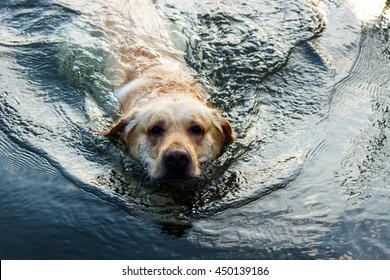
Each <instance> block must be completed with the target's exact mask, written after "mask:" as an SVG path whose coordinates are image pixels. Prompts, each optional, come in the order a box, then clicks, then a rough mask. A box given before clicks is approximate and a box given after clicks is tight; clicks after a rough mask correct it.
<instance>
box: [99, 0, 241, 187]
mask: <svg viewBox="0 0 390 280" xmlns="http://www.w3.org/2000/svg"><path fill="white" fill-rule="evenodd" d="M130 2H134V3H133V4H134V5H138V6H137V9H143V11H142V12H140V11H139V10H138V11H137V14H136V15H134V16H133V15H132V13H129V15H128V17H130V21H131V28H130V25H129V30H128V32H132V33H131V34H130V35H129V36H130V38H131V42H132V43H131V44H128V47H127V48H125V50H124V49H123V48H122V49H121V51H120V52H121V55H122V57H123V58H122V60H124V61H126V65H128V69H127V70H126V77H127V80H126V83H125V85H124V86H123V87H122V88H120V89H119V90H118V91H117V97H118V99H119V103H120V106H121V110H122V112H123V117H122V118H120V119H119V121H118V122H117V123H115V124H114V125H113V126H112V127H111V128H110V129H109V130H105V131H103V132H102V133H103V135H106V136H114V135H120V136H121V137H122V138H123V139H124V141H125V143H126V147H127V149H128V152H129V154H130V156H131V157H132V158H134V159H135V160H138V161H140V162H141V163H142V164H143V165H144V166H145V168H146V170H147V171H148V174H149V176H150V178H151V179H152V180H178V179H189V178H194V177H199V176H201V174H202V165H204V164H205V163H208V162H210V161H212V160H213V159H215V158H216V157H217V156H218V155H219V154H220V152H221V149H222V147H223V145H224V143H226V142H228V141H235V139H236V138H235V136H234V135H233V129H232V126H231V124H230V123H229V121H228V120H227V119H225V118H224V117H222V116H221V114H220V113H219V112H218V111H217V110H216V109H214V108H212V107H211V105H210V104H208V103H207V101H206V97H207V95H206V92H205V90H204V89H203V88H202V87H201V86H200V85H199V84H198V83H197V81H196V80H195V79H194V77H193V76H192V75H191V73H190V70H189V69H188V68H187V66H186V65H185V63H183V62H184V60H183V59H177V55H173V52H172V51H170V50H171V45H170V43H169V40H168V39H167V38H168V36H166V34H167V33H166V32H165V31H164V30H161V28H163V25H162V24H160V21H161V18H156V17H160V15H159V14H158V13H157V11H156V10H155V8H154V6H153V5H152V4H151V3H146V2H145V1H139V0H136V1H130ZM141 2H142V3H141ZM140 6H143V7H140ZM139 13H140V14H142V16H143V18H140V16H139ZM145 17H150V18H149V19H147V18H145ZM145 20H146V21H148V22H149V21H153V24H147V25H146V24H144V21H145ZM109 24H110V23H108V25H109ZM113 28H115V27H114V26H113ZM148 28H149V29H148ZM145 29H146V30H145ZM159 29H160V30H159Z"/></svg>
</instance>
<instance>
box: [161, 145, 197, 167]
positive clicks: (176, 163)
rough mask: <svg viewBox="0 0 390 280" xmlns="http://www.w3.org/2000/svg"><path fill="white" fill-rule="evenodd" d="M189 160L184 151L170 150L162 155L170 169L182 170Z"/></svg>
mask: <svg viewBox="0 0 390 280" xmlns="http://www.w3.org/2000/svg"><path fill="white" fill-rule="evenodd" d="M190 161H191V158H190V155H189V153H188V152H187V151H186V150H184V149H170V150H168V151H166V153H165V155H164V162H165V164H166V165H167V166H169V167H171V168H183V167H186V166H188V164H189V163H190Z"/></svg>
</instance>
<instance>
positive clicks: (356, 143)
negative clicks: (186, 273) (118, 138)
mask: <svg viewBox="0 0 390 280" xmlns="http://www.w3.org/2000/svg"><path fill="white" fill-rule="evenodd" d="M100 2H101V1H83V0H80V1H75V0H69V1H65V0H50V1H47V0H45V1H43V0H41V1H40V0H38V1H27V0H24V1H23V0H19V1H17V0H2V1H1V3H0V63H1V64H0V258H1V259H192V258H196V259H215V258H220V259H233V258H234V259H247V258H254V259H389V258H390V235H389V232H390V217H389V213H390V203H389V201H390V200H389V199H390V161H389V156H390V142H389V141H390V140H389V139H390V133H389V126H390V125H389V122H390V111H389V106H390V105H389V104H390V75H389V73H390V42H389V38H390V37H389V36H390V33H389V32H390V28H389V19H390V16H389V11H388V10H387V8H388V6H386V5H385V1H379V0H378V1H373V2H372V4H371V6H370V5H368V7H367V4H365V1H360V0H355V1H352V0H351V1H346V0H337V1H326V0H323V1H304V0H297V1H282V0H276V1H270V0H257V1H255V0H249V1H232V0H229V1H223V2H221V1H178V0H161V1H157V3H156V6H157V8H158V10H159V11H160V12H161V13H162V14H164V15H165V16H166V17H167V18H168V19H169V21H170V22H171V23H172V38H173V40H174V41H175V43H176V45H177V46H178V48H182V50H184V51H185V58H186V60H187V63H188V64H189V66H190V67H192V68H193V69H194V71H195V73H196V75H197V77H198V78H199V80H200V81H201V82H202V83H203V84H204V85H205V87H206V88H207V89H208V91H209V92H210V96H211V97H210V100H211V101H212V103H214V104H215V106H216V107H218V108H220V109H221V111H224V112H226V114H225V115H226V116H227V117H228V118H229V120H231V122H232V124H233V126H234V127H235V130H236V134H237V137H238V141H237V142H235V143H233V144H232V145H230V146H229V147H227V149H226V151H225V152H224V154H223V155H222V156H221V157H220V158H219V159H218V160H216V161H215V162H214V163H213V164H212V165H211V166H210V167H209V168H208V170H207V174H208V177H209V180H206V181H205V182H198V183H195V184H191V185H187V186H182V187H181V188H180V189H175V190H172V189H169V187H165V188H158V187H156V186H153V184H149V183H148V182H146V181H145V180H144V176H143V173H142V170H140V168H139V166H138V165H137V163H134V162H132V160H131V159H129V158H128V157H127V156H126V155H125V153H124V152H123V147H122V145H121V143H119V142H115V141H112V140H109V139H105V138H104V137H102V136H101V135H100V134H99V131H100V130H102V129H105V128H107V127H108V126H109V125H110V124H111V123H112V122H113V115H115V108H116V106H117V104H116V100H115V98H114V90H115V89H116V88H117V87H118V86H119V84H118V82H117V80H116V79H115V77H116V74H117V73H119V72H120V67H119V66H118V65H117V60H115V56H116V54H115V53H114V52H113V51H112V45H111V46H110V44H116V43H118V42H111V41H110V38H109V37H108V36H107V34H108V31H107V30H106V29H105V28H106V27H104V25H103V23H102V20H101V15H99V7H100V5H101V4H100ZM118 2H126V1H118ZM377 2H378V5H376V4H377ZM387 4H388V5H389V3H387ZM377 6H378V8H376V7H377ZM132 8H134V7H131V6H129V5H125V6H124V8H123V9H132ZM114 47H115V46H114ZM113 112H114V113H113Z"/></svg>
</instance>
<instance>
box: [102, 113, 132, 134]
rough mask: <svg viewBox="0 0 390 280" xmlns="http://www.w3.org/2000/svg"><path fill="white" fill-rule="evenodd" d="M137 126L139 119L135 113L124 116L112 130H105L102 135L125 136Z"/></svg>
mask: <svg viewBox="0 0 390 280" xmlns="http://www.w3.org/2000/svg"><path fill="white" fill-rule="evenodd" d="M136 125H137V119H136V117H135V113H132V114H130V115H128V116H124V117H123V118H121V119H120V120H119V121H118V122H117V123H115V124H114V125H113V126H112V127H111V128H110V129H108V130H103V131H102V132H101V133H102V134H103V135H104V136H115V135H118V134H120V135H121V136H124V135H125V134H126V133H127V132H128V131H130V130H132V129H133V128H134V127H135V126H136Z"/></svg>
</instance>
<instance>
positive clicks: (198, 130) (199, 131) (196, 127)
mask: <svg viewBox="0 0 390 280" xmlns="http://www.w3.org/2000/svg"><path fill="white" fill-rule="evenodd" d="M190 131H191V133H192V134H196V135H202V134H203V129H202V128H201V127H200V126H199V125H194V126H193V127H191V129H190Z"/></svg>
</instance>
